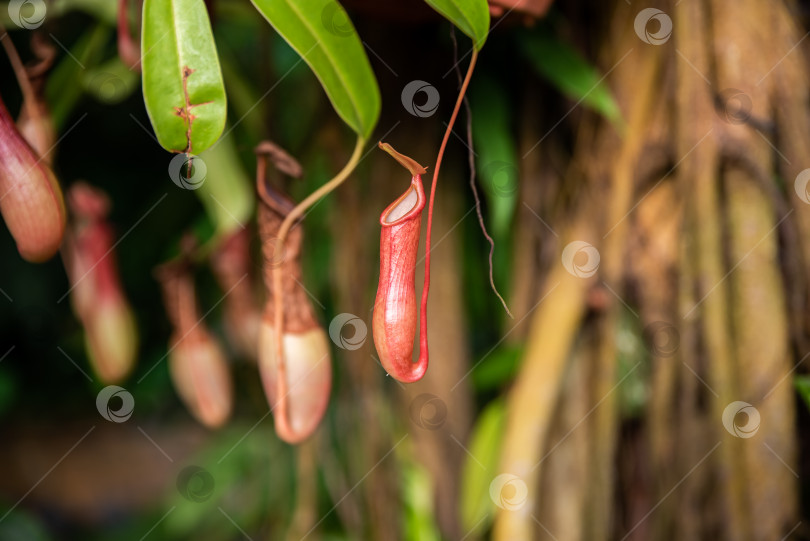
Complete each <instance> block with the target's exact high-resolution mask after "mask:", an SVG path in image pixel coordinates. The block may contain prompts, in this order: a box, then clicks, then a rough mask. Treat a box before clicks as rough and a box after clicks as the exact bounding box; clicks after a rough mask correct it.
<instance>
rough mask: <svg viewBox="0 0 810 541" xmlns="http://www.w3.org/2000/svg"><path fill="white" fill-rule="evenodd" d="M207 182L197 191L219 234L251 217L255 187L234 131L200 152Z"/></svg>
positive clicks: (235, 227) (228, 231)
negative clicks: (238, 148) (240, 152)
mask: <svg viewBox="0 0 810 541" xmlns="http://www.w3.org/2000/svg"><path fill="white" fill-rule="evenodd" d="M200 158H201V159H202V160H203V161H204V162H205V168H206V171H207V172H206V175H205V181H204V182H203V183H202V184H201V185H200V188H199V189H197V190H195V193H196V194H197V195H198V196H199V197H200V202H202V204H203V206H204V207H205V211H206V212H207V213H208V215H209V216H210V217H211V219H212V221H213V222H214V224H215V227H216V232H217V234H218V235H228V234H229V233H232V232H233V231H236V230H237V229H241V228H243V227H244V226H245V224H246V223H247V222H248V220H249V219H250V215H251V213H252V212H253V207H254V205H255V201H254V200H255V197H254V193H255V190H254V188H253V184H252V183H251V181H250V178H249V177H248V175H247V173H246V172H245V170H244V168H243V167H242V164H241V163H240V162H239V156H238V155H237V153H236V145H235V143H234V136H233V134H232V133H228V134H226V135H224V136H223V137H222V138H221V139H220V140H219V141H218V142H217V144H215V145H214V146H212V147H211V148H209V149H208V150H206V151H205V152H203V153H202V155H200Z"/></svg>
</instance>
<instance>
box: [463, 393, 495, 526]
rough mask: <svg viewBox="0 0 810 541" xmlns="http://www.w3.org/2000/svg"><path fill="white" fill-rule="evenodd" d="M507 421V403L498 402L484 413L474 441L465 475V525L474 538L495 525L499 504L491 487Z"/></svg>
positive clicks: (480, 418) (471, 443)
mask: <svg viewBox="0 0 810 541" xmlns="http://www.w3.org/2000/svg"><path fill="white" fill-rule="evenodd" d="M505 419H506V405H505V402H504V400H503V399H500V398H499V399H497V400H494V401H493V402H491V403H490V404H489V405H488V406H487V407H486V408H484V411H483V412H481V415H480V416H479V417H478V421H477V422H476V424H475V427H474V428H473V431H472V436H471V437H470V443H469V445H468V448H469V453H468V455H469V456H468V457H467V460H466V461H465V462H464V465H463V467H462V471H461V525H462V528H463V529H464V531H465V532H469V534H471V536H472V537H475V536H476V535H480V534H481V533H482V532H483V531H485V530H486V528H487V527H488V526H489V525H490V524H491V523H492V518H493V515H494V511H495V503H494V502H493V501H492V499H491V498H490V497H489V485H490V483H492V481H493V479H495V477H496V476H497V475H498V463H499V461H500V456H501V438H502V436H503V430H504V426H503V425H504V421H505ZM473 457H475V458H473Z"/></svg>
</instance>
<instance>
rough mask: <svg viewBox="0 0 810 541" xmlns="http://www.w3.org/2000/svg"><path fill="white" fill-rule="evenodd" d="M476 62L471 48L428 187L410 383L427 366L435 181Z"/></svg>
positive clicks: (422, 372) (476, 57) (476, 54)
mask: <svg viewBox="0 0 810 541" xmlns="http://www.w3.org/2000/svg"><path fill="white" fill-rule="evenodd" d="M476 60H478V50H477V49H475V48H473V52H472V55H471V56H470V65H469V66H467V75H466V76H465V77H464V82H463V83H461V90H459V92H458V99H456V106H455V107H454V108H453V114H452V115H451V116H450V122H449V123H448V124H447V130H445V132H444V138H443V139H442V144H441V146H440V147H439V155H438V157H437V158H436V168H435V169H434V170H433V183H432V184H431V186H430V199H429V201H428V219H427V232H426V237H425V283H424V286H423V287H422V306H421V309H420V313H419V361H418V362H417V363H416V366H415V367H414V372H415V373H416V374H418V377H416V378H415V379H412V380H411V381H416V380H417V379H420V378H421V377H422V375H424V373H425V371H427V365H428V338H427V302H428V291H430V232H431V229H432V226H433V199H434V198H435V196H436V180H437V179H438V178H439V168H440V167H441V166H442V158H443V157H444V149H445V147H446V146H447V140H448V139H450V133H451V132H452V131H453V125H454V124H455V123H456V117H457V116H458V112H459V109H461V102H462V101H464V94H465V93H466V92H467V87H468V86H469V84H470V79H471V78H472V74H473V69H474V68H475V61H476ZM416 374H414V375H416Z"/></svg>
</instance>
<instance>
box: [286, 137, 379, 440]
mask: <svg viewBox="0 0 810 541" xmlns="http://www.w3.org/2000/svg"><path fill="white" fill-rule="evenodd" d="M365 143H366V141H365V139H364V138H363V137H362V136H358V137H357V144H356V145H355V147H354V152H352V155H351V157H350V158H349V161H348V163H347V164H346V165H345V166H344V167H343V169H341V171H340V172H339V173H338V174H337V175H335V177H334V178H332V180H330V181H329V182H327V183H325V184H324V185H323V186H321V187H320V188H318V189H317V190H315V191H314V192H312V193H311V194H309V195H308V196H307V197H306V198H305V199H304V200H303V201H301V202H300V203H298V205H296V206H295V208H294V209H292V210H291V211H290V213H289V214H287V215H286V216H285V217H284V221H283V222H282V223H281V227H280V228H279V230H278V238H277V239H276V246H275V250H277V251H276V252H275V253H274V256H275V257H274V260H276V263H275V267H274V268H273V290H274V291H275V292H276V295H275V297H274V299H273V323H274V325H275V342H276V344H275V346H276V362H278V379H277V381H276V385H277V394H278V399H277V400H278V401H277V402H276V404H275V406H274V407H278V409H279V410H278V415H276V422H278V423H284V424H285V425H286V424H287V423H288V419H287V370H286V366H285V364H284V344H283V342H282V340H283V338H284V303H283V302H282V300H283V299H282V295H281V279H282V276H281V271H282V265H281V261H282V260H283V257H284V243H285V242H286V240H287V235H288V234H289V232H290V229H292V226H293V224H294V223H295V221H296V220H298V218H299V217H301V216H302V215H303V214H304V211H306V210H307V209H308V208H309V207H311V206H312V205H313V204H314V203H315V202H316V201H318V200H319V199H320V198H321V197H324V196H325V195H327V194H329V193H330V192H332V191H333V190H335V189H336V188H337V187H338V186H340V185H341V184H342V183H343V181H345V180H346V179H347V178H348V177H349V175H350V174H351V173H352V171H354V168H355V167H357V164H358V162H359V161H360V154H361V153H362V151H363V147H364V146H365ZM278 258H281V259H278ZM287 432H290V430H287Z"/></svg>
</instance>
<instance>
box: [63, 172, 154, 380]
mask: <svg viewBox="0 0 810 541" xmlns="http://www.w3.org/2000/svg"><path fill="white" fill-rule="evenodd" d="M110 205H111V204H110V199H109V198H108V197H107V195H106V194H105V193H104V192H102V191H101V190H99V189H97V188H94V187H92V186H90V185H89V184H86V183H84V182H77V183H75V184H73V185H72V186H71V187H70V190H69V191H68V206H69V207H70V212H71V227H70V231H69V233H68V234H67V235H66V236H65V242H64V245H63V249H62V256H63V260H64V263H65V269H66V270H67V274H68V278H69V281H70V284H71V289H70V298H71V303H72V305H73V311H74V313H75V314H76V317H78V318H79V320H80V321H81V322H82V325H83V326H84V330H85V343H86V346H87V352H88V355H89V358H90V362H91V364H92V367H93V370H94V371H95V373H96V374H97V375H98V377H99V378H100V379H101V381H102V382H104V383H117V382H120V381H122V380H123V379H124V378H125V377H126V376H127V375H128V374H129V373H130V371H131V370H132V368H133V367H134V365H135V359H136V355H137V351H138V331H137V328H136V325H135V317H134V315H133V313H132V308H131V307H130V305H129V302H128V301H127V299H126V296H125V294H124V289H123V287H122V286H121V281H120V278H119V274H118V264H117V261H116V257H115V251H114V245H115V234H114V233H113V229H112V227H111V226H110V224H109V222H108V221H107V216H108V214H109V212H110Z"/></svg>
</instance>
